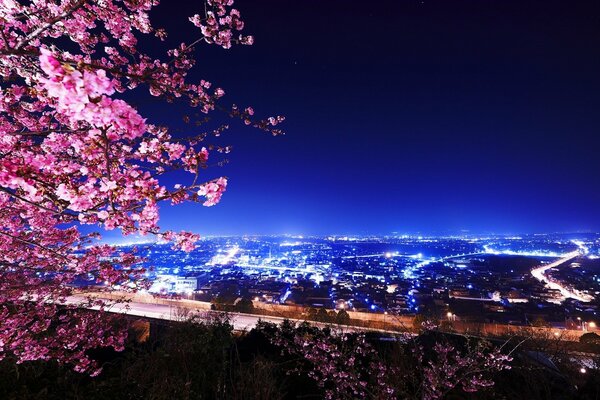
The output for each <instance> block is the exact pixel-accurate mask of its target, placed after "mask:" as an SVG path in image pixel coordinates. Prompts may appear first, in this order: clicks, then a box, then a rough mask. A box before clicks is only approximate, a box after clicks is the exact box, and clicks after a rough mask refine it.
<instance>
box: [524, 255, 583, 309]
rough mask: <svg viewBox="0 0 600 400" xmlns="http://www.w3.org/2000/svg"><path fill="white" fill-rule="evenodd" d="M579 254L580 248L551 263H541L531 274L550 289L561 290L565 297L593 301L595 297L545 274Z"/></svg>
mask: <svg viewBox="0 0 600 400" xmlns="http://www.w3.org/2000/svg"><path fill="white" fill-rule="evenodd" d="M579 255H581V253H580V252H579V250H576V251H573V252H571V253H568V254H566V255H565V256H564V257H563V258H561V259H559V260H556V261H554V262H552V263H550V264H544V265H541V266H539V267H537V268H534V269H532V270H531V275H533V277H534V278H535V279H537V280H538V281H540V282H545V283H546V286H547V287H549V288H550V289H558V290H560V293H561V294H562V295H563V297H564V298H570V299H575V300H579V301H583V302H588V301H592V300H593V297H592V296H590V295H587V294H582V293H579V292H577V291H576V290H574V289H570V288H568V287H566V286H564V284H562V283H561V282H558V281H555V280H550V279H548V277H547V276H546V275H545V274H544V272H546V271H548V270H549V269H551V268H556V267H558V266H560V265H562V264H565V263H567V262H569V261H571V260H572V259H574V258H576V257H578V256H579Z"/></svg>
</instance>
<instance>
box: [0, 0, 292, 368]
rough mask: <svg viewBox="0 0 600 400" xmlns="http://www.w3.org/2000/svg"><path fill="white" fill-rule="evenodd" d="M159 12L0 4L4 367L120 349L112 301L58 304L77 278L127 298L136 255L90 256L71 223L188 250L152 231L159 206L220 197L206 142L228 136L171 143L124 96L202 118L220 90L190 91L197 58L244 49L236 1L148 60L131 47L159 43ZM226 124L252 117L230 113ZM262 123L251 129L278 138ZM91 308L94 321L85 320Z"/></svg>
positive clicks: (84, 237) (134, 4) (137, 277)
mask: <svg viewBox="0 0 600 400" xmlns="http://www.w3.org/2000/svg"><path fill="white" fill-rule="evenodd" d="M155 4H157V2H156V1H154V0H136V1H120V0H69V1H65V0H35V1H27V0H4V1H1V2H0V21H2V23H1V24H0V30H1V31H2V35H0V56H1V57H0V76H1V77H2V78H3V81H4V82H7V84H6V85H3V86H2V88H0V226H1V227H2V228H1V229H0V250H1V251H0V320H1V321H2V324H0V359H2V358H3V357H5V356H6V355H7V354H12V355H13V356H14V357H16V359H17V360H18V361H19V362H25V361H29V360H36V359H41V360H51V359H53V360H58V361H60V362H64V363H70V364H72V365H73V366H74V367H75V369H76V370H77V371H82V372H84V371H85V372H89V373H92V374H96V373H98V372H99V366H98V365H97V364H96V363H95V362H94V361H93V360H91V359H90V358H89V357H88V355H87V354H88V353H87V352H86V350H88V349H91V348H95V347H113V348H115V349H117V350H120V349H122V348H123V346H124V343H125V338H126V326H125V325H124V324H121V323H119V322H118V321H117V320H116V319H115V318H114V317H111V316H109V314H107V313H106V310H108V308H109V307H110V306H111V303H110V302H107V301H102V300H97V299H93V298H89V299H85V300H82V301H81V303H80V304H67V303H66V298H67V296H69V295H71V294H72V293H73V282H74V281H75V280H77V279H79V278H81V277H85V278H86V279H88V278H89V279H92V280H93V281H94V282H95V283H96V284H97V285H99V287H101V289H97V290H113V289H114V288H120V290H133V291H134V290H138V289H140V288H145V287H147V284H148V282H147V281H146V279H145V270H144V269H143V268H141V267H140V265H141V264H140V262H141V260H140V259H139V258H138V257H136V256H135V254H134V253H128V252H120V251H118V249H117V248H116V247H113V246H106V245H100V244H98V242H97V241H96V239H98V237H99V235H98V234H95V233H91V234H82V233H81V231H80V226H81V225H92V226H96V227H99V228H103V229H107V230H111V229H118V230H120V231H121V233H122V234H124V235H131V234H140V235H157V236H159V237H161V238H163V239H167V240H169V241H171V242H173V245H174V246H176V247H177V248H180V249H183V250H185V251H191V250H192V249H193V248H194V246H195V243H196V242H197V241H198V240H199V236H198V235H197V234H194V233H189V232H181V233H163V232H161V230H160V227H159V225H158V224H159V220H160V204H161V202H164V201H170V202H171V203H172V204H179V203H181V202H184V201H194V202H201V203H203V204H204V205H206V206H212V205H215V204H217V203H218V202H219V200H220V199H221V196H222V195H223V192H224V191H225V188H226V185H227V180H226V179H225V178H217V179H211V177H210V176H208V174H207V173H206V172H205V168H206V167H207V166H208V165H207V161H208V156H209V151H208V150H207V149H211V148H213V147H211V146H210V145H207V144H204V143H203V142H204V141H205V140H206V139H207V138H208V137H209V136H211V135H215V136H218V135H219V134H220V133H221V132H222V131H223V130H224V129H226V127H227V125H223V126H222V127H221V128H217V129H215V130H213V131H208V132H203V131H201V130H200V131H198V129H199V128H194V129H195V131H192V132H191V136H185V137H182V136H177V137H175V136H173V135H172V134H171V133H170V132H169V130H168V129H167V128H166V127H162V126H158V125H155V124H153V123H152V118H151V117H150V118H148V117H143V116H142V115H140V113H139V112H138V110H137V109H136V108H135V107H134V106H132V105H131V104H129V103H128V102H127V101H126V100H125V97H123V96H122V94H123V93H124V92H127V91H129V90H132V89H135V88H137V87H145V90H146V93H148V92H149V93H150V94H151V95H152V96H156V97H158V98H159V99H160V100H164V101H169V102H171V101H180V102H185V103H187V104H188V105H189V106H191V107H194V108H197V109H198V110H199V111H200V112H202V113H209V112H212V111H213V110H214V109H215V104H216V101H217V100H218V99H220V98H222V97H223V96H224V93H225V92H224V90H223V89H220V88H217V89H214V90H213V89H211V87H212V85H211V83H210V82H208V81H206V80H199V81H197V82H190V81H189V80H188V72H189V71H190V69H191V68H192V67H193V66H194V65H195V63H196V60H195V58H194V50H195V47H196V46H197V45H198V44H199V43H202V42H204V43H209V44H216V45H218V46H221V47H224V48H229V47H231V46H232V45H233V44H236V43H241V44H251V43H252V39H251V37H249V36H243V35H241V33H239V31H240V30H241V29H242V28H243V22H242V21H241V19H240V14H239V12H238V11H237V10H235V9H232V8H231V5H232V4H233V1H232V0H207V2H206V11H205V12H203V14H198V15H197V16H194V17H192V18H191V21H192V23H193V24H194V25H196V26H197V27H198V28H199V29H198V35H199V36H200V39H198V40H191V41H190V42H189V43H181V44H180V45H179V46H177V47H176V48H173V49H170V50H167V51H166V56H165V57H163V58H162V59H159V58H155V57H153V56H150V55H148V54H145V53H144V52H142V51H141V49H139V48H138V47H137V41H138V37H139V35H148V34H153V37H154V36H155V37H158V38H159V39H164V38H165V37H166V32H164V30H155V29H154V28H153V27H152V24H151V22H150V18H149V13H150V11H151V10H152V8H153V7H154V5H155ZM199 8H200V9H204V7H203V6H200V7H199ZM234 32H235V34H234ZM159 39H157V43H158V44H160V43H161V42H160V40H159ZM242 114H244V115H243V118H242ZM229 115H230V116H231V117H234V118H238V117H239V118H240V119H243V120H247V119H249V117H250V115H246V114H245V113H243V112H240V111H238V110H237V109H236V108H235V107H234V108H233V109H232V111H231V112H230V113H229ZM264 121H267V120H263V121H262V122H261V121H259V122H256V123H253V125H254V126H256V127H257V128H260V129H263V130H265V131H267V132H271V133H273V134H278V133H281V132H280V131H278V130H274V129H271V126H272V125H273V124H270V123H269V122H264ZM214 148H216V150H217V154H218V153H219V152H224V150H223V149H222V148H219V147H214ZM170 171H185V172H187V173H188V175H189V182H187V183H184V184H180V186H177V187H175V188H173V189H167V187H166V186H165V185H163V184H162V183H161V181H162V179H163V176H164V175H165V174H167V173H169V172H170ZM92 306H93V307H95V308H97V309H99V311H94V312H90V311H86V310H85V308H86V307H92Z"/></svg>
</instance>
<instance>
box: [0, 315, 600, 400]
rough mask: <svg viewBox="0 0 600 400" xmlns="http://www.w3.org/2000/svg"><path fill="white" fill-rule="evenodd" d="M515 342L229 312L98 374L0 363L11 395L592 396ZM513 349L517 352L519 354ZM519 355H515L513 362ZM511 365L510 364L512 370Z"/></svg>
mask: <svg viewBox="0 0 600 400" xmlns="http://www.w3.org/2000/svg"><path fill="white" fill-rule="evenodd" d="M514 347H515V344H514V343H508V344H505V345H504V346H502V345H501V344H500V345H498V344H492V343H488V342H485V341H481V340H476V339H470V338H466V337H464V336H453V335H445V334H442V333H440V332H437V331H435V330H429V331H427V332H426V333H424V334H422V335H420V336H418V337H406V336H398V337H380V336H379V335H378V334H374V333H372V334H355V333H349V332H346V333H344V332H335V331H333V330H331V329H328V328H326V329H319V328H316V327H313V326H310V325H308V324H300V325H294V324H291V323H284V324H282V325H281V326H276V325H273V324H269V323H260V324H259V325H258V326H257V327H256V328H255V329H253V330H251V331H250V332H247V333H244V334H241V335H240V334H236V333H234V332H233V329H232V326H231V324H230V323H229V322H228V321H227V319H226V318H215V319H212V320H204V321H202V320H198V319H191V320H188V321H185V322H179V323H176V324H173V325H170V326H163V325H152V327H151V335H150V337H149V338H148V339H147V340H146V341H145V342H143V343H139V342H131V343H129V344H128V346H127V349H126V351H125V352H122V353H117V352H114V351H112V350H96V351H93V352H91V353H90V357H91V358H93V359H94V360H96V361H98V362H99V363H101V364H103V367H104V368H103V372H102V374H101V375H100V376H98V377H90V376H89V375H86V374H78V373H76V372H74V371H72V370H71V369H69V368H68V367H65V366H61V365H59V364H57V363H56V362H54V361H50V362H42V361H32V362H28V363H24V364H20V365H19V364H16V363H15V362H14V359H13V360H10V359H9V360H4V361H3V362H0V398H2V399H51V400H52V399H86V400H87V399H92V400H94V399H98V400H104V399H151V400H161V399H165V400H167V399H168V400H172V399H299V398H303V399H321V398H329V399H358V398H369V399H397V398H399V399H442V398H443V399H532V400H535V399H586V398H590V399H592V398H596V396H597V395H598V393H597V391H598V382H599V381H598V379H599V376H598V374H597V372H596V371H594V370H589V371H588V373H587V376H586V381H581V382H577V384H578V388H575V386H574V385H570V384H569V382H567V381H566V380H565V377H562V376H559V375H557V374H556V373H554V372H553V371H549V370H548V369H547V368H545V367H543V366H541V365H539V364H536V363H532V362H530V361H528V359H527V358H526V357H525V352H524V351H522V348H519V349H518V350H516V351H514V352H512V353H511V352H510V350H509V349H510V348H512V349H514ZM509 353H511V354H509ZM511 358H514V359H513V360H512V361H510V362H509V360H510V359H511ZM509 367H510V368H509Z"/></svg>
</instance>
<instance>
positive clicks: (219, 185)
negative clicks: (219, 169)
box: [198, 178, 227, 207]
mask: <svg viewBox="0 0 600 400" xmlns="http://www.w3.org/2000/svg"><path fill="white" fill-rule="evenodd" d="M226 187H227V179H226V178H219V179H217V180H215V181H212V182H207V183H205V184H203V185H201V186H200V189H198V196H204V197H206V201H205V202H204V203H203V205H205V206H207V207H210V206H214V205H215V204H217V203H218V202H219V201H221V196H223V192H225V188H226Z"/></svg>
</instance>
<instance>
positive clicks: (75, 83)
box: [39, 48, 146, 139]
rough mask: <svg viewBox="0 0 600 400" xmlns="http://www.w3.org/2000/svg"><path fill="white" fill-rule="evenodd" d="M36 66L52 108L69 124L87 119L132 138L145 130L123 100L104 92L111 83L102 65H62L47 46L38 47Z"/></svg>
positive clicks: (109, 132) (110, 88) (110, 91)
mask: <svg viewBox="0 0 600 400" xmlns="http://www.w3.org/2000/svg"><path fill="white" fill-rule="evenodd" d="M40 67H41V68H42V70H43V71H44V72H45V73H46V75H47V77H44V76H42V77H40V78H39V82H40V83H41V84H42V87H43V88H44V89H46V91H47V93H48V96H49V97H51V98H55V99H56V105H55V107H56V109H57V111H59V112H60V113H61V115H62V116H64V117H65V118H66V119H67V121H68V122H69V125H71V126H72V127H76V126H78V125H77V124H78V123H79V122H87V123H88V124H90V125H91V126H93V127H108V128H107V129H106V131H107V135H111V136H112V137H114V138H118V137H120V136H123V137H125V138H127V139H135V138H138V137H140V136H142V135H143V134H144V132H145V131H146V123H145V120H144V119H143V118H142V117H141V116H140V115H139V114H138V113H137V111H135V110H134V109H133V107H131V106H130V105H129V104H127V103H126V102H125V101H123V100H119V99H116V100H113V99H111V98H110V97H108V96H107V95H111V94H113V93H114V87H113V84H112V82H111V80H110V79H109V78H107V76H106V72H105V71H104V70H102V69H98V70H95V71H89V70H85V71H84V72H83V73H81V72H79V71H78V70H76V69H73V68H71V67H68V66H62V65H61V64H60V62H59V61H58V60H57V59H56V58H55V57H54V55H53V54H52V53H51V52H50V51H49V50H47V49H44V48H42V49H41V55H40Z"/></svg>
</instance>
